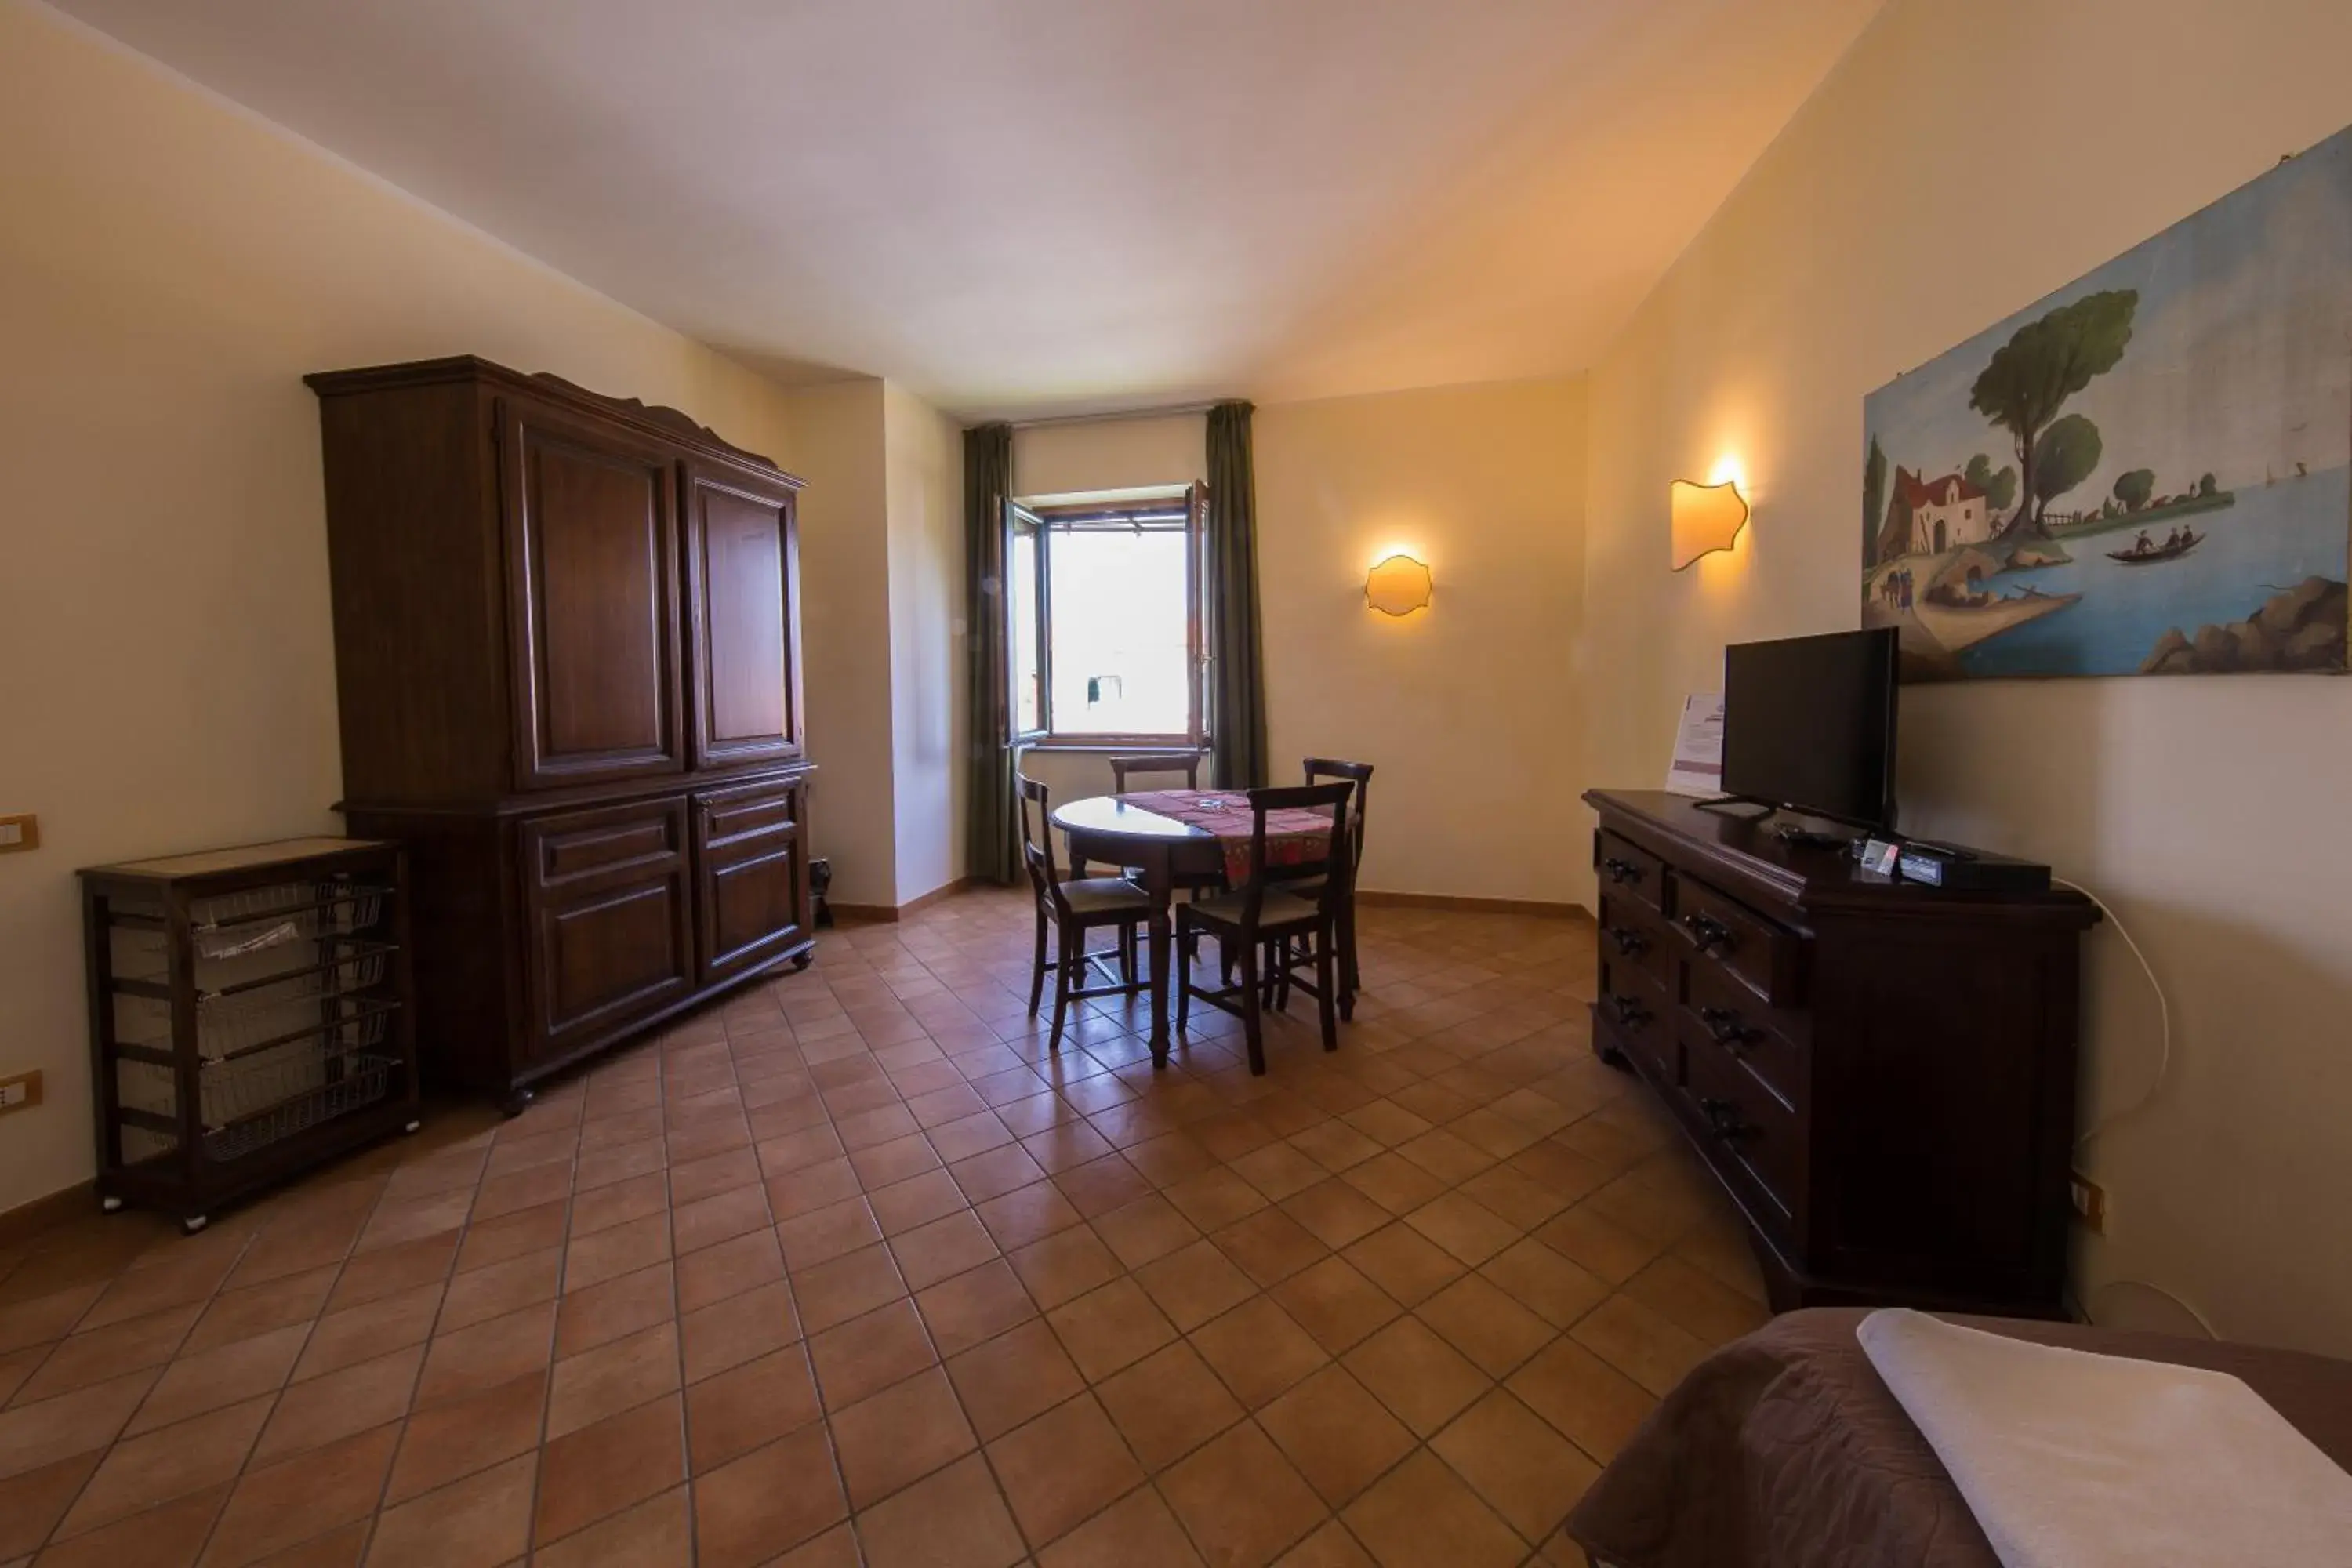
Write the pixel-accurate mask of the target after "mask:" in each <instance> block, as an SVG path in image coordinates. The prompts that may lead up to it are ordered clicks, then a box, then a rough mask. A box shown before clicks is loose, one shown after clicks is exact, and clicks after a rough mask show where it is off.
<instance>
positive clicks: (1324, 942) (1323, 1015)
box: [1312, 925, 1339, 1051]
mask: <svg viewBox="0 0 2352 1568" xmlns="http://www.w3.org/2000/svg"><path fill="white" fill-rule="evenodd" d="M1333 934H1334V933H1333V931H1332V929H1331V927H1329V926H1328V925H1327V926H1325V927H1324V928H1323V929H1322V930H1321V931H1317V932H1316V933H1315V935H1314V937H1313V939H1312V940H1313V941H1314V943H1315V1011H1316V1013H1317V1015H1318V1018H1319V1020H1320V1022H1321V1023H1322V1025H1323V1048H1324V1049H1325V1050H1327V1051H1336V1050H1338V1049H1339V1021H1338V1019H1337V1018H1335V1017H1334V1016H1333V1014H1334V1013H1335V1012H1336V1011H1337V1007H1336V1005H1335V1003H1334V1001H1333V998H1334V997H1336V996H1337V995H1338V994H1339V988H1338V987H1337V986H1335V985H1333V984H1331V980H1332V970H1333V968H1334V967H1335V966H1334V964H1333V962H1332V958H1333V955H1332V952H1331V949H1332V946H1333V942H1332V940H1331V939H1332V936H1333Z"/></svg>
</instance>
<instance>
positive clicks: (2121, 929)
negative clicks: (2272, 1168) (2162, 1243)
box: [2051, 877, 2201, 1321]
mask: <svg viewBox="0 0 2352 1568" xmlns="http://www.w3.org/2000/svg"><path fill="white" fill-rule="evenodd" d="M2051 880H2052V881H2053V882H2055V883H2057V884H2058V886H2060V887H2062V888H2071V889H2074V891H2075V892H2078V893H2080V894H2082V895H2083V896H2084V898H2086V899H2088V900H2091V902H2093V903H2094V904H2096V905H2098V907H2099V912H2100V913H2101V914H2103V915H2105V917H2106V918H2107V923H2108V924H2109V925H2112V926H2114V927H2115V928H2116V935H2117V936H2119V937H2121V938H2123V939H2124V945H2125V946H2126V947H2127V948H2129V949H2131V955H2132V956H2133V957H2134V958H2137V959H2138V960H2139V967H2140V973H2143V974H2145V975H2147V988H2148V989H2149V990H2151V991H2153V992H2155V993H2156V1013H2157V1017H2158V1020H2159V1022H2160V1024H2161V1026H2162V1033H2161V1035H2160V1037H2159V1038H2160V1039H2161V1041H2162V1046H2161V1048H2160V1050H2159V1052H2158V1056H2157V1058H2156V1077H2155V1078H2153V1079H2150V1080H2149V1081H2148V1086H2147V1092H2146V1093H2144V1094H2142V1095H2141V1096H2140V1097H2139V1098H2138V1099H2137V1100H2133V1101H2132V1102H2131V1103H2130V1104H2129V1105H2126V1106H2125V1107H2124V1108H2123V1109H2122V1110H2116V1111H2111V1112H2110V1113H2108V1114H2107V1115H2105V1116H2103V1117H2101V1118H2100V1119H2099V1120H2098V1121H2097V1122H2096V1123H2095V1124H2094V1125H2093V1126H2092V1127H2091V1129H2090V1130H2089V1131H2085V1132H2084V1133H2083V1134H2082V1135H2081V1136H2080V1137H2078V1138H2076V1139H2075V1140H2074V1147H2075V1148H2076V1149H2080V1148H2082V1146H2083V1145H2084V1144H2085V1143H2088V1142H2090V1141H2091V1140H2092V1139H2094V1138H2096V1137H2097V1136H2098V1135H2099V1134H2100V1133H2102V1132H2105V1131H2106V1130H2107V1129H2108V1128H2110V1127H2113V1126H2114V1125H2115V1124H2116V1122H2118V1121H2122V1120H2123V1119H2124V1118H2125V1117H2126V1116H2130V1115H2132V1114H2134V1113H2135V1112H2137V1111H2139V1110H2144V1109H2146V1108H2147V1105H2148V1104H2149V1103H2150V1102H2151V1101H2153V1100H2155V1099H2156V1097H2157V1093H2158V1090H2160V1089H2163V1088H2164V1080H2165V1079H2166V1077H2167V1076H2168V1075H2169V1074H2170V1072H2171V1070H2172V1005H2171V1004H2170V1003H2169V1002H2167V1001H2166V1000H2165V999H2164V986H2163V984H2161V983H2160V982H2159V981H2158V979H2157V978H2156V966H2155V965H2154V964H2152V963H2148V961H2147V953H2145V952H2141V951H2140V948H2139V943H2138V942H2134V941H2133V940H2132V933H2131V931H2129V930H2128V929H2127V928H2126V926H2125V925H2124V922H2123V921H2122V920H2121V919H2120V918H2118V917H2117V916H2116V911H2115V910H2111V909H2109V908H2107V906H2106V902H2105V900H2103V899H2101V898H2100V897H2099V895H2098V894H2096V893H2095V892H2093V891H2091V889H2088V888H2085V887H2084V886H2083V885H2082V884H2081V883H2079V882H2070V881H2068V880H2067V879H2065V878H2063V877H2053V878H2051ZM2175 1299H2176V1300H2178V1298H2175ZM2183 1305H2186V1303H2183ZM2193 1311H2194V1310H2193V1309H2192V1315H2193ZM2200 1321H2201V1320H2200Z"/></svg>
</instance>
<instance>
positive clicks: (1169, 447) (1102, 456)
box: [1013, 414, 1209, 496]
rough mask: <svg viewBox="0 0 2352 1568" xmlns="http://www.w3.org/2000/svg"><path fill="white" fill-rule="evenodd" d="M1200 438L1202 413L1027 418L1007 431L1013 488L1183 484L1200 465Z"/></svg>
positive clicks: (1203, 438) (1021, 491)
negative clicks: (1034, 421)
mask: <svg viewBox="0 0 2352 1568" xmlns="http://www.w3.org/2000/svg"><path fill="white" fill-rule="evenodd" d="M1208 438H1209V421H1208V416H1206V415H1202V414H1170V415H1160V416H1135V417H1130V418H1124V419H1084V420H1076V421H1073V422H1070V423H1067V424H1055V425H1031V426H1024V427H1023V428H1019V429H1016V430H1014V431H1013V494H1014V495H1016V496H1057V495H1070V494H1073V493H1075V492H1077V491H1081V490H1118V489H1143V488H1145V487H1147V486H1152V485H1189V484H1191V483H1192V481H1193V480H1194V479H1200V478H1202V476H1203V475H1205V474H1206V473H1207V472H1208V460H1207V457H1206V453H1207V449H1208Z"/></svg>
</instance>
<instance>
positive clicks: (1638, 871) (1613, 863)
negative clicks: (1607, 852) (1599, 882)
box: [1601, 858, 1643, 888]
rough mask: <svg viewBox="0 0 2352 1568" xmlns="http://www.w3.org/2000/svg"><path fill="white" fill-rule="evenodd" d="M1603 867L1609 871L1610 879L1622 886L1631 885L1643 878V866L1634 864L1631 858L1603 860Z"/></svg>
mask: <svg viewBox="0 0 2352 1568" xmlns="http://www.w3.org/2000/svg"><path fill="white" fill-rule="evenodd" d="M1601 869H1602V870H1603V871H1606V872H1608V873H1609V879H1610V880H1611V881H1612V882H1614V883H1616V884H1617V885H1618V886H1619V887H1621V888H1623V887H1631V886H1632V885H1633V883H1635V882H1638V881H1640V880H1641V879H1642V875H1643V872H1642V868H1640V867H1639V866H1636V865H1634V864H1633V862H1632V861H1631V860H1619V859H1616V858H1610V859H1607V860H1603V861H1602V862H1601Z"/></svg>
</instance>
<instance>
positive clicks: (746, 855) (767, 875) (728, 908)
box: [694, 778, 809, 985]
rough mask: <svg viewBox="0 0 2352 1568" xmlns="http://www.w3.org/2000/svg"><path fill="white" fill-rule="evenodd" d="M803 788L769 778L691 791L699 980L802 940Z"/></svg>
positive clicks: (724, 974) (740, 969)
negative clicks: (694, 792)
mask: <svg viewBox="0 0 2352 1568" xmlns="http://www.w3.org/2000/svg"><path fill="white" fill-rule="evenodd" d="M805 787H806V786H805V785H804V784H803V781H801V780H799V779H796V778H795V779H783V780H770V781H768V782H766V783H763V784H744V785H741V786H740V787H738V788H734V789H724V790H711V791H709V792H707V793H705V794H701V795H696V796H695V797H694V832H695V863H696V877H695V902H696V905H697V914H698V923H699V926H700V930H701V949H700V955H699V956H700V968H699V971H698V975H699V983H700V984H705V985H710V984H717V983H718V982H719V981H722V980H726V979H730V978H731V977H733V976H735V975H737V974H741V973H745V972H747V971H750V970H753V969H757V968H759V967H760V966H761V964H764V963H773V962H774V961H775V960H776V959H778V958H780V957H782V955H783V954H785V953H787V952H791V951H792V950H793V948H795V947H797V946H799V945H800V944H801V943H802V942H804V941H805V940H806V939H807V937H808V929H809V890H808V862H807V850H806V847H805V840H804V838H803V834H802V832H801V802H802V798H803V790H804V789H805Z"/></svg>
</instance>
